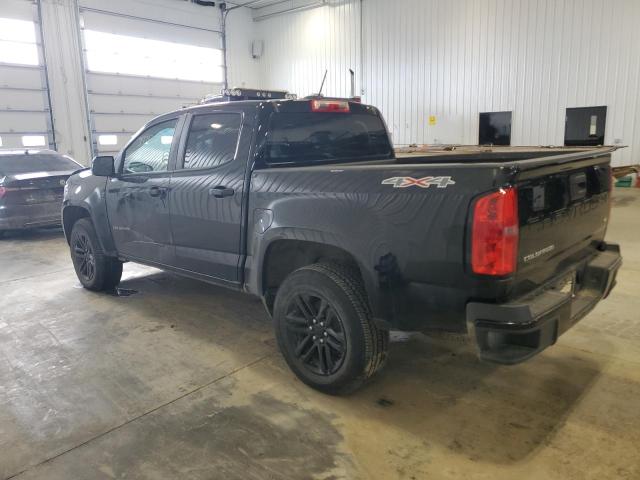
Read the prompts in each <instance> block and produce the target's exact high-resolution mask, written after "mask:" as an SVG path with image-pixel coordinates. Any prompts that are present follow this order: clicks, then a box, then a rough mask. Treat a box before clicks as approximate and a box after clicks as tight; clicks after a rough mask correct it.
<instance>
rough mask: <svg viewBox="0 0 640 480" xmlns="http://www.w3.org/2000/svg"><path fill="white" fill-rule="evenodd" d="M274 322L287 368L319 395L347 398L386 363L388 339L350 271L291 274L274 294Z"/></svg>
mask: <svg viewBox="0 0 640 480" xmlns="http://www.w3.org/2000/svg"><path fill="white" fill-rule="evenodd" d="M274 322H275V330H276V337H277V339H278V345H279V347H280V351H281V352H282V354H283V356H284V358H285V360H286V361H287V364H288V365H289V367H290V368H291V369H292V370H293V372H294V373H295V374H296V375H297V376H298V378H300V380H302V381H303V382H304V383H306V384H307V385H309V386H311V387H313V388H315V389H316V390H319V391H321V392H324V393H329V394H333V395H338V394H346V393H350V392H352V391H354V390H356V389H357V388H359V387H360V386H361V385H362V384H363V383H364V382H365V381H366V380H368V379H369V378H370V377H371V376H373V375H374V374H375V373H376V372H377V371H378V370H379V369H380V368H381V367H382V366H383V365H384V363H385V361H386V356H387V346H388V341H389V334H388V332H387V331H385V330H381V329H379V328H378V327H377V326H376V325H375V324H374V323H373V321H372V319H371V315H370V312H369V306H368V303H367V301H366V294H365V292H364V288H363V286H362V282H361V280H360V279H359V278H358V276H357V275H356V273H355V272H354V271H353V270H352V269H350V268H347V267H343V266H339V265H334V264H330V263H317V264H314V265H309V266H306V267H303V268H300V269H299V270H296V271H295V272H293V273H292V274H290V275H289V276H288V277H287V278H286V280H285V281H284V282H283V284H282V285H281V286H280V288H279V289H278V294H277V297H276V301H275V306H274Z"/></svg>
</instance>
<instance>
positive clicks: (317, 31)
mask: <svg viewBox="0 0 640 480" xmlns="http://www.w3.org/2000/svg"><path fill="white" fill-rule="evenodd" d="M289 3H291V2H289ZM307 3H308V2H307ZM277 7H278V6H275V7H272V8H263V9H260V10H259V11H258V12H256V13H255V14H254V16H255V17H256V18H257V19H258V21H256V26H257V28H256V36H257V37H258V38H259V39H262V40H263V41H264V54H263V56H262V58H261V59H260V68H261V70H260V72H261V75H262V80H263V85H262V86H263V88H270V89H275V90H288V91H290V92H292V93H296V94H298V96H306V95H310V94H312V93H317V92H318V89H319V88H320V84H321V83H322V77H323V75H324V72H325V70H328V74H327V81H326V83H325V85H324V89H323V92H322V93H323V94H324V95H327V96H331V95H333V96H347V95H349V93H350V76H349V68H351V69H352V70H354V71H355V72H356V77H357V76H358V75H359V74H360V65H359V61H360V54H359V50H360V13H359V11H360V2H359V1H347V2H340V3H333V4H332V6H330V7H323V8H315V9H310V10H304V11H300V12H296V13H290V14H286V15H277V16H274V17H271V18H267V19H266V20H259V17H260V16H263V15H270V14H272V12H277V11H278V10H277ZM357 80H358V79H357Z"/></svg>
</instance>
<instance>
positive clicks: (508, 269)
mask: <svg viewBox="0 0 640 480" xmlns="http://www.w3.org/2000/svg"><path fill="white" fill-rule="evenodd" d="M517 254H518V192H517V190H516V189H515V188H505V189H501V190H499V191H497V192H494V193H490V194H488V195H485V196H484V197H481V198H480V199H479V200H478V201H477V202H476V205H475V207H474V210H473V226H472V231H471V267H472V269H473V272H474V273H478V274H480V275H509V274H511V273H514V272H515V271H516V263H517Z"/></svg>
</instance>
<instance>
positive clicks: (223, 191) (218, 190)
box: [209, 185, 236, 198]
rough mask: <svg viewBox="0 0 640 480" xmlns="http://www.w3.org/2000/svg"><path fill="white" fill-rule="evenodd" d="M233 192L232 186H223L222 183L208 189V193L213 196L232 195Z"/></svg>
mask: <svg viewBox="0 0 640 480" xmlns="http://www.w3.org/2000/svg"><path fill="white" fill-rule="evenodd" d="M234 193H236V192H235V190H234V189H233V188H228V187H224V186H222V185H219V186H217V187H213V188H210V189H209V195H212V196H214V197H215V198H224V197H232V196H233V194H234Z"/></svg>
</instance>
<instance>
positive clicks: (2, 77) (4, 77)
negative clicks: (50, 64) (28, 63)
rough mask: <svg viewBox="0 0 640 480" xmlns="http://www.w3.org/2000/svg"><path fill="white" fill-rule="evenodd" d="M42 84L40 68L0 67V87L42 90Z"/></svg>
mask: <svg viewBox="0 0 640 480" xmlns="http://www.w3.org/2000/svg"><path fill="white" fill-rule="evenodd" d="M42 83H43V77H42V70H41V69H40V68H31V67H12V66H7V65H2V66H0V86H3V87H21V88H43V85H42ZM4 94H5V93H4V92H3V95H4Z"/></svg>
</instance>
